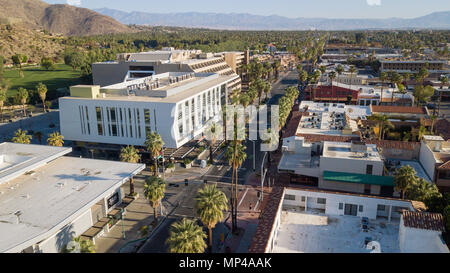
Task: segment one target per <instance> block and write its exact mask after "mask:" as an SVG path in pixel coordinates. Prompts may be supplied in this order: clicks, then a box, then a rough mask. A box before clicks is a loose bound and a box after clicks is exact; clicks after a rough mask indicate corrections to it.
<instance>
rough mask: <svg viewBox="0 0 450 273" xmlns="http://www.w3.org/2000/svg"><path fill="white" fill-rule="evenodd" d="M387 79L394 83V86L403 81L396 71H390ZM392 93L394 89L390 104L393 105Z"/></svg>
mask: <svg viewBox="0 0 450 273" xmlns="http://www.w3.org/2000/svg"><path fill="white" fill-rule="evenodd" d="M389 80H390V81H391V82H392V83H393V84H394V85H395V86H399V85H400V84H401V83H402V82H403V77H402V76H401V75H400V74H398V73H397V72H395V71H394V72H392V73H391V75H390V76H389ZM394 93H395V89H394V90H393V91H392V96H391V105H394Z"/></svg>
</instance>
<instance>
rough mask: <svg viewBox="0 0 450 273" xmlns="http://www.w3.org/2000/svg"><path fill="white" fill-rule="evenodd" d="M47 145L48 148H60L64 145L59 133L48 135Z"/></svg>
mask: <svg viewBox="0 0 450 273" xmlns="http://www.w3.org/2000/svg"><path fill="white" fill-rule="evenodd" d="M47 143H48V145H50V146H56V147H62V146H63V145H64V137H63V136H62V135H61V134H60V133H59V132H54V133H51V134H49V135H48V138H47Z"/></svg>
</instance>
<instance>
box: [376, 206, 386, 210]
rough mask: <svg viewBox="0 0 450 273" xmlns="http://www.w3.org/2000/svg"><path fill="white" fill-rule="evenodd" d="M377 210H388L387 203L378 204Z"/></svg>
mask: <svg viewBox="0 0 450 273" xmlns="http://www.w3.org/2000/svg"><path fill="white" fill-rule="evenodd" d="M377 211H386V206H385V205H378V206H377Z"/></svg>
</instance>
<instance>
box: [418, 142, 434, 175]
mask: <svg viewBox="0 0 450 273" xmlns="http://www.w3.org/2000/svg"><path fill="white" fill-rule="evenodd" d="M419 161H420V164H422V166H423V169H424V170H425V172H426V173H427V174H428V176H429V177H430V178H431V180H432V181H435V180H434V178H435V177H434V176H435V175H434V174H435V171H436V159H435V158H434V153H433V151H431V149H430V147H428V145H426V144H425V143H424V142H422V144H421V145H420V156H419Z"/></svg>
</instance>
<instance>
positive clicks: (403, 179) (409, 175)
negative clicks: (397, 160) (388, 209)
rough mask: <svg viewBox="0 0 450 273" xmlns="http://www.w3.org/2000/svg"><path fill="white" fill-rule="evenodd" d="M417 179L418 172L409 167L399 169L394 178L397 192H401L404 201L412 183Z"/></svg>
mask: <svg viewBox="0 0 450 273" xmlns="http://www.w3.org/2000/svg"><path fill="white" fill-rule="evenodd" d="M416 179H417V176H416V171H415V170H414V169H413V168H412V167H411V166H409V165H406V166H403V167H401V168H399V169H397V171H396V173H395V177H394V183H395V190H396V191H401V193H402V199H405V194H406V192H407V190H408V188H409V187H410V185H411V184H412V183H414V181H415V180H416Z"/></svg>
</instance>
